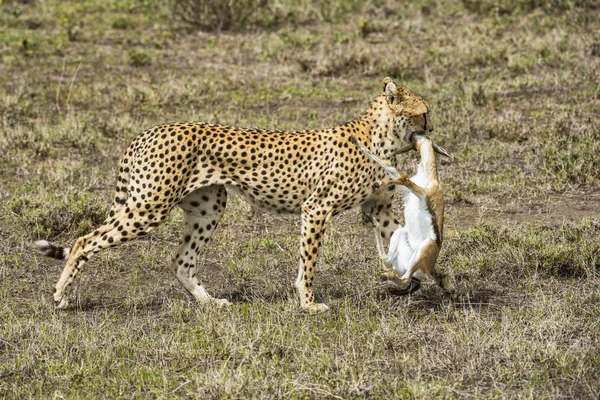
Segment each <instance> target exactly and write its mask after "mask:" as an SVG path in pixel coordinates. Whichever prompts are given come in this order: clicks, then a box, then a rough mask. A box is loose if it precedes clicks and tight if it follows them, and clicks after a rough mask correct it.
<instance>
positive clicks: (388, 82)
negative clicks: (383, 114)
mask: <svg viewBox="0 0 600 400" xmlns="http://www.w3.org/2000/svg"><path fill="white" fill-rule="evenodd" d="M383 91H384V92H385V98H386V100H387V102H388V104H397V103H399V102H400V101H401V99H400V98H399V97H400V91H399V90H398V86H396V83H395V82H394V80H393V79H392V78H390V77H386V78H384V79H383Z"/></svg>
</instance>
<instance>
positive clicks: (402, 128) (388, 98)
mask: <svg viewBox="0 0 600 400" xmlns="http://www.w3.org/2000/svg"><path fill="white" fill-rule="evenodd" d="M383 92H384V93H383V95H382V96H384V97H385V102H384V103H385V104H384V107H385V108H386V110H385V112H384V113H385V114H386V115H387V118H388V119H389V120H391V121H392V122H393V124H392V132H391V136H392V138H391V139H392V140H394V141H397V142H401V141H402V140H403V141H405V142H407V143H408V144H406V145H404V146H402V147H400V148H398V149H397V150H396V154H399V153H405V152H407V151H410V150H416V147H415V142H414V141H413V140H412V139H413V138H414V137H415V136H417V135H418V136H419V137H421V136H423V135H428V134H429V133H431V132H433V123H432V121H431V110H430V109H429V104H427V102H426V101H425V100H423V98H422V97H421V96H419V95H417V94H415V93H413V92H411V91H410V90H408V89H407V88H405V87H398V85H396V82H394V80H393V79H392V78H390V77H386V78H384V79H383ZM432 144H433V149H434V150H435V152H436V153H439V154H442V155H445V156H447V157H449V158H452V156H451V155H450V154H449V153H448V152H447V151H446V150H444V149H443V148H442V147H440V146H438V145H437V144H435V143H432Z"/></svg>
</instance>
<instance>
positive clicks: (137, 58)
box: [129, 49, 152, 67]
mask: <svg viewBox="0 0 600 400" xmlns="http://www.w3.org/2000/svg"><path fill="white" fill-rule="evenodd" d="M129 64H130V65H132V66H134V67H145V66H148V65H151V64H152V56H151V55H150V54H148V53H147V52H145V51H142V50H137V49H133V50H130V51H129Z"/></svg>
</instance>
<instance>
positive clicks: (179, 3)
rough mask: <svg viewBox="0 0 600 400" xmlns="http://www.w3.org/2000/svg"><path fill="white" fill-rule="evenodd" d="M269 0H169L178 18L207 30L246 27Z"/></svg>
mask: <svg viewBox="0 0 600 400" xmlns="http://www.w3.org/2000/svg"><path fill="white" fill-rule="evenodd" d="M269 4H270V0H171V10H172V12H173V14H174V15H175V16H176V17H177V18H179V19H180V20H182V21H184V22H186V23H188V24H191V25H193V26H195V27H197V28H198V29H200V30H203V31H207V32H221V31H228V30H240V29H244V28H246V27H247V26H248V25H249V24H250V23H251V21H252V18H253V17H254V16H255V15H256V13H257V12H258V11H259V10H260V9H262V8H266V7H268V6H269Z"/></svg>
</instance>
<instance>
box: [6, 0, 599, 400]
mask: <svg viewBox="0 0 600 400" xmlns="http://www.w3.org/2000/svg"><path fill="white" fill-rule="evenodd" d="M264 3H265V4H266V5H267V6H268V8H260V9H258V10H257V12H256V13H254V14H252V15H251V16H250V17H249V18H248V19H247V20H245V21H242V22H244V23H243V26H242V27H237V28H236V27H235V26H234V28H236V29H234V30H225V29H226V28H228V27H227V26H222V28H223V31H222V32H221V33H217V32H207V31H206V30H204V31H202V30H198V29H197V28H196V27H191V26H190V25H189V24H187V23H185V22H183V21H181V19H179V18H177V17H175V16H174V15H173V13H172V8H171V7H170V6H169V5H168V4H164V3H162V2H158V1H157V2H153V1H149V0H144V1H134V0H111V1H107V2H104V1H100V0H85V1H77V2H61V1H54V0H52V1H42V0H39V1H22V2H19V1H5V2H4V3H3V4H2V5H1V6H0V27H1V29H0V57H1V63H0V126H1V128H0V179H1V180H0V183H1V185H0V202H1V203H0V210H1V213H0V299H1V300H2V301H1V303H0V397H2V398H30V397H34V398H49V397H54V398H98V397H104V398H131V397H135V398H153V397H165V398H178V397H197V398H395V397H396V398H427V399H429V398H435V397H437V398H516V397H519V398H533V399H540V398H579V399H583V398H589V399H596V398H598V396H599V395H600V344H599V343H600V323H599V321H600V288H599V284H600V274H599V270H600V259H599V257H600V256H599V252H600V211H599V210H600V179H599V177H598V175H599V170H600V133H599V132H600V121H599V118H598V117H599V116H600V86H599V84H598V82H600V68H599V67H600V3H598V2H597V1H595V2H585V1H578V0H573V1H567V0H564V1H542V0H539V1H536V0H503V1H501V2H491V1H487V0H485V1H477V0H464V1H462V2H461V1H452V0H439V1H436V0H432V1H427V2H423V3H415V2H393V1H389V0H380V1H375V0H373V1H367V2H359V1H352V0H336V1H333V2H319V1H316V0H313V1H309V2H304V3H303V5H294V2H292V1H285V0H281V1H275V0H273V1H265V2H264ZM247 9H250V8H247ZM205 21H207V20H205ZM208 23H209V24H213V25H214V24H215V22H214V21H212V22H211V20H210V19H209V20H208ZM213 27H214V26H213ZM206 28H210V27H206V26H205V27H203V29H206ZM388 75H389V76H393V77H395V78H396V79H397V81H398V82H400V83H402V84H403V85H405V86H407V87H409V88H410V89H412V90H413V91H416V92H417V93H420V94H422V95H423V96H424V97H425V98H426V99H427V100H428V101H429V103H430V105H431V106H432V108H433V110H434V123H435V126H436V130H435V132H434V135H435V139H436V141H437V142H438V143H440V144H441V145H443V146H444V147H446V148H447V149H448V150H450V151H451V152H452V153H453V154H454V156H455V160H454V162H449V161H445V160H442V161H441V169H440V173H441V180H442V183H443V185H444V188H445V192H446V199H447V211H446V218H447V222H446V241H445V243H444V250H443V253H442V255H441V259H440V263H441V264H442V266H443V268H444V269H445V270H447V271H449V273H450V274H451V275H452V276H453V277H454V279H455V281H456V284H457V286H458V296H457V298H456V299H454V300H453V299H450V298H448V297H446V296H444V295H443V294H442V293H441V291H440V290H439V289H438V288H436V287H433V286H431V285H426V286H425V287H424V288H423V289H422V290H421V291H419V292H417V293H415V294H414V295H412V296H410V297H397V296H392V295H390V294H388V293H387V292H386V290H385V288H384V287H383V286H382V285H381V283H380V282H379V280H378V278H377V271H378V270H380V268H381V264H380V262H379V261H378V258H377V256H376V250H375V246H374V240H373V237H372V231H371V229H370V228H368V227H364V226H362V225H361V223H360V215H359V212H358V211H357V210H353V211H350V212H346V213H345V214H343V215H341V216H339V217H337V218H335V219H333V221H332V223H331V224H330V226H329V228H328V233H327V238H326V244H325V245H324V247H323V248H322V251H321V258H320V264H319V267H318V269H317V279H316V293H317V300H319V301H322V302H325V303H327V304H329V305H330V306H331V309H330V311H329V312H327V313H323V314H319V315H316V316H306V315H303V314H302V313H300V312H299V307H298V306H297V304H296V303H297V301H296V294H295V292H294V289H293V287H292V282H293V281H294V279H295V276H296V268H297V264H298V262H299V257H298V255H297V248H298V242H299V218H298V217H296V216H286V215H277V214H268V213H266V214H265V213H261V212H260V211H257V210H255V209H254V208H253V207H252V206H250V205H248V204H247V203H245V202H243V201H242V200H241V199H239V198H237V197H235V196H233V195H232V196H230V201H229V208H228V212H227V213H226V215H225V218H224V220H223V222H222V224H221V225H220V227H219V229H218V230H217V233H216V234H215V236H214V240H213V241H212V242H211V243H210V244H209V246H207V248H206V249H205V252H204V255H205V257H204V259H203V260H202V261H201V265H200V268H201V271H202V281H203V282H204V283H205V284H206V286H207V288H208V290H209V291H210V292H211V293H212V294H213V295H216V296H219V297H226V298H228V299H230V300H232V301H233V303H234V304H233V306H231V307H229V308H226V309H215V308H212V307H207V306H201V305H198V304H196V303H195V302H194V301H192V300H191V298H190V297H189V296H188V295H187V293H186V292H185V291H184V289H183V288H182V287H181V286H180V285H179V284H178V282H177V281H176V279H175V278H174V277H173V276H171V274H170V272H169V270H168V264H169V262H170V260H171V258H172V256H173V252H174V249H175V247H176V243H177V242H178V237H179V234H180V229H179V225H180V222H181V214H180V213H179V212H173V214H172V216H171V218H170V219H169V220H168V222H167V223H166V224H164V225H163V226H161V227H160V228H159V229H158V230H157V231H155V232H154V233H153V234H151V235H150V236H149V237H146V238H144V239H143V240H137V241H135V242H132V243H130V244H128V245H126V246H122V247H120V248H118V249H115V250H111V251H105V252H103V253H100V254H99V255H98V257H97V258H95V259H94V260H93V261H92V262H91V263H90V264H89V265H88V267H87V268H86V269H85V270H84V271H83V273H82V275H81V279H80V281H79V284H78V285H77V288H78V290H76V293H75V300H74V301H73V305H72V307H71V308H70V309H68V310H66V311H61V312H57V311H55V309H54V305H53V302H52V292H53V286H54V284H55V282H56V280H57V279H58V276H59V273H60V271H61V269H62V267H63V263H61V262H57V261H52V260H48V259H44V258H41V257H39V256H38V255H36V253H35V251H34V249H33V245H32V243H33V242H34V241H35V240H37V239H42V238H43V239H48V240H51V241H54V242H58V243H61V244H64V245H70V244H71V243H72V242H73V241H74V240H75V239H76V237H77V236H79V235H81V234H83V233H86V232H87V231H89V230H90V229H92V228H93V227H94V226H96V225H98V224H99V223H100V222H101V221H102V220H103V218H104V216H105V213H106V211H107V207H108V205H109V204H110V201H111V197H112V194H113V187H114V184H115V179H116V178H115V177H116V169H117V165H118V162H119V159H120V156H121V154H122V153H123V151H124V150H125V148H126V147H127V145H128V144H129V142H130V141H131V140H132V139H133V138H134V137H135V135H136V134H137V133H138V132H140V131H142V130H143V129H145V128H148V127H151V126H153V125H154V124H158V123H163V122H168V121H187V120H202V121H210V122H220V123H226V124H229V125H239V126H248V127H261V128H278V129H304V128H318V127H323V126H328V125H332V124H335V123H338V122H345V121H348V120H351V119H354V118H356V117H358V116H359V115H361V113H362V112H363V111H364V110H365V109H366V108H367V107H368V104H369V102H370V100H371V99H373V98H374V97H375V96H376V95H377V93H378V92H379V91H380V90H381V84H380V82H381V79H382V78H383V77H385V76H388ZM415 161H416V157H415V156H414V155H411V156H408V157H407V158H406V164H405V166H404V167H405V170H406V171H409V172H410V171H412V170H413V168H414V164H415ZM397 210H398V212H399V213H401V202H400V201H399V200H398V201H397Z"/></svg>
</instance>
